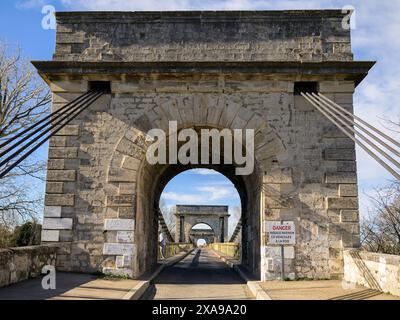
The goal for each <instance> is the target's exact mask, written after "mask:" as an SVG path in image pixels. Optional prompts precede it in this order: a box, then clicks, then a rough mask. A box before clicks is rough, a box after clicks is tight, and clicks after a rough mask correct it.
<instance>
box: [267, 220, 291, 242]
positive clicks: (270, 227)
mask: <svg viewBox="0 0 400 320" xmlns="http://www.w3.org/2000/svg"><path fill="white" fill-rule="evenodd" d="M266 229H267V233H268V244H269V245H281V246H285V245H288V246H289V245H295V244H296V227H295V224H294V222H293V221H284V222H281V221H267V222H266Z"/></svg>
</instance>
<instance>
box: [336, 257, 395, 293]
mask: <svg viewBox="0 0 400 320" xmlns="http://www.w3.org/2000/svg"><path fill="white" fill-rule="evenodd" d="M343 256H344V280H345V281H347V282H350V283H354V284H359V285H362V286H365V287H368V288H371V289H374V290H378V291H383V292H385V293H390V294H392V295H395V296H400V257H399V256H394V255H387V254H380V253H371V252H366V251H356V250H347V251H345V252H344V253H343ZM360 265H362V266H363V268H362V269H360V267H359V266H360Z"/></svg>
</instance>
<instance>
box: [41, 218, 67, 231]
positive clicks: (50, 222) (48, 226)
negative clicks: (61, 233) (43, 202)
mask: <svg viewBox="0 0 400 320" xmlns="http://www.w3.org/2000/svg"><path fill="white" fill-rule="evenodd" d="M72 223H73V221H72V219H70V218H44V219H43V229H44V230H71V229H72Z"/></svg>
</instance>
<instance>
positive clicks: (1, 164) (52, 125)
mask: <svg viewBox="0 0 400 320" xmlns="http://www.w3.org/2000/svg"><path fill="white" fill-rule="evenodd" d="M99 94H100V95H101V94H102V93H95V94H94V95H92V96H90V98H89V99H88V100H85V101H84V103H87V102H89V101H91V100H92V99H93V97H95V96H98V95H99ZM83 106H85V105H84V104H83V103H81V104H79V105H78V106H76V107H74V108H73V109H72V110H71V111H70V112H68V113H67V114H66V115H64V114H61V115H62V116H63V117H62V119H60V120H58V121H57V122H56V123H51V126H50V127H49V128H47V129H46V130H44V131H43V132H41V133H40V134H39V135H38V136H37V137H36V138H35V139H36V140H37V139H39V138H41V137H43V136H44V135H45V134H46V133H48V132H50V131H51V130H52V129H53V128H54V127H55V126H57V125H60V124H62V122H63V121H65V120H67V119H68V118H69V117H70V116H71V115H72V114H73V113H74V112H76V111H79V109H80V108H82V107H83ZM71 120H72V119H71ZM71 120H69V121H68V122H70V121H71ZM31 135H32V134H31ZM50 137H51V136H49V138H50ZM31 144H32V141H29V142H28V143H27V144H26V145H23V146H22V147H21V148H19V149H18V150H17V151H15V152H14V153H12V154H11V155H9V156H8V157H7V158H5V159H4V160H2V161H1V162H0V168H1V167H2V166H4V165H6V164H7V163H8V162H10V161H11V160H13V159H14V158H15V157H16V156H17V155H19V154H20V153H21V152H23V151H24V150H26V149H27V148H29V147H30V146H31ZM18 145H19V144H17V146H18ZM12 149H13V148H11V149H10V151H12Z"/></svg>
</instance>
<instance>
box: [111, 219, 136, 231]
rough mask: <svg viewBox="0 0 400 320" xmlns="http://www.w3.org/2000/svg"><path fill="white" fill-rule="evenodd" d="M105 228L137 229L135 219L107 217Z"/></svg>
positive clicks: (117, 229) (118, 229)
mask: <svg viewBox="0 0 400 320" xmlns="http://www.w3.org/2000/svg"><path fill="white" fill-rule="evenodd" d="M104 230H109V231H112V230H115V231H133V230H135V220H133V219H106V220H105V222H104Z"/></svg>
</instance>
